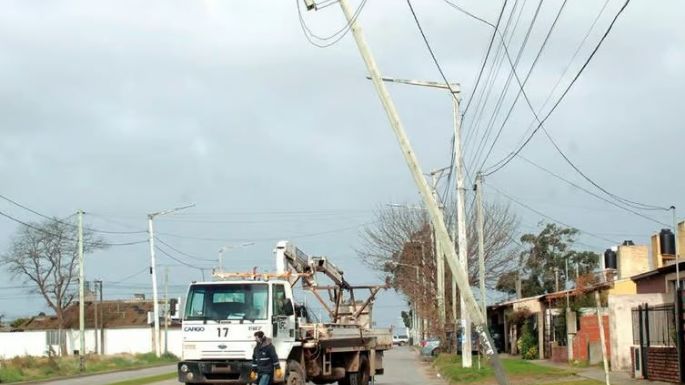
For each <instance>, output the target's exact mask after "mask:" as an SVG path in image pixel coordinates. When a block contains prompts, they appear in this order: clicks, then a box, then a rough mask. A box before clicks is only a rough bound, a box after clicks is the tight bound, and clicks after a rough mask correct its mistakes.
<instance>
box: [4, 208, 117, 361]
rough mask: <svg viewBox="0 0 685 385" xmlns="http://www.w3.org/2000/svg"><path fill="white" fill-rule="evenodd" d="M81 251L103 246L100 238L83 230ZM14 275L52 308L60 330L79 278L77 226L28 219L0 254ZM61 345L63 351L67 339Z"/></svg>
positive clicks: (56, 220)
mask: <svg viewBox="0 0 685 385" xmlns="http://www.w3.org/2000/svg"><path fill="white" fill-rule="evenodd" d="M83 240H84V253H88V252H92V251H94V250H97V249H102V248H104V247H105V243H104V241H103V240H102V239H100V238H97V237H95V236H94V235H93V234H92V232H90V231H84V233H83ZM0 260H1V261H2V263H3V264H4V265H5V266H6V268H7V270H8V271H9V272H10V273H11V274H12V276H13V277H18V278H21V279H22V280H23V281H24V282H25V283H30V284H32V285H33V286H34V287H33V288H32V289H31V292H34V293H38V294H40V295H41V296H42V297H43V299H45V302H46V303H47V305H48V306H49V307H50V308H51V309H52V310H54V311H55V315H56V317H57V323H58V327H59V331H60V335H61V332H62V329H63V328H64V310H65V309H66V308H67V307H68V306H69V305H71V304H72V302H73V301H74V298H75V296H76V293H75V291H74V290H73V286H74V284H75V283H77V282H78V271H77V270H78V245H77V228H76V226H75V225H74V224H71V223H68V222H65V221H62V220H59V219H56V218H55V219H52V220H46V221H44V222H41V223H30V224H29V226H22V227H21V228H19V230H18V231H17V233H16V234H15V236H14V237H13V238H12V240H11V244H10V247H9V250H8V251H7V252H6V253H5V254H3V255H2V256H1V257H0ZM62 342H63V343H62V345H61V346H60V352H61V354H63V355H64V354H66V341H62Z"/></svg>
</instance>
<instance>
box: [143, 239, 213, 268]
mask: <svg viewBox="0 0 685 385" xmlns="http://www.w3.org/2000/svg"><path fill="white" fill-rule="evenodd" d="M155 239H156V240H157V241H159V243H161V244H163V245H164V246H166V247H168V248H170V249H171V250H173V251H175V252H177V253H179V254H181V255H183V256H185V257H188V258H192V259H195V260H198V261H207V262H216V259H208V258H200V257H196V256H194V255H191V254H188V253H185V252H183V251H181V250H179V249H177V248H175V247H174V246H172V245H170V244H168V243H167V242H165V241H164V240H162V239H159V237H155Z"/></svg>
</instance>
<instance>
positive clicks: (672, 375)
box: [630, 261, 685, 382]
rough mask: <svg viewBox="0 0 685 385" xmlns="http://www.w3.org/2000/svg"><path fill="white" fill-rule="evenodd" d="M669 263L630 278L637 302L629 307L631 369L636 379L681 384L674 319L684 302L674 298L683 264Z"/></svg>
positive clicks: (677, 339) (676, 317) (680, 337)
mask: <svg viewBox="0 0 685 385" xmlns="http://www.w3.org/2000/svg"><path fill="white" fill-rule="evenodd" d="M669 262H670V264H661V267H658V268H656V269H654V270H651V271H648V272H645V273H642V274H638V275H636V276H634V277H632V280H633V281H634V282H635V285H636V287H637V292H638V295H637V296H636V297H637V299H639V301H635V303H634V304H633V307H632V308H631V313H632V314H631V316H632V318H631V320H632V322H631V327H632V330H631V333H630V337H631V339H632V341H631V348H630V351H631V361H630V366H631V369H632V371H633V374H634V376H635V377H638V378H645V379H650V380H660V381H668V382H680V376H681V375H680V369H679V367H678V349H679V348H681V347H682V342H681V344H680V346H679V344H678V341H679V340H680V341H683V334H682V331H681V332H680V333H679V332H678V330H677V327H676V319H678V314H680V318H682V314H683V301H682V300H678V298H677V296H676V282H677V281H678V280H680V281H681V284H682V281H683V279H682V278H680V277H678V276H679V274H680V270H681V269H685V262H678V264H677V265H676V263H675V261H669ZM681 287H682V286H681ZM681 295H682V294H681Z"/></svg>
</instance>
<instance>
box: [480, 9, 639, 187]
mask: <svg viewBox="0 0 685 385" xmlns="http://www.w3.org/2000/svg"><path fill="white" fill-rule="evenodd" d="M629 3H630V0H626V1H625V3H624V4H623V6H622V7H621V8H620V9H619V11H618V12H617V13H616V15H615V16H614V18H613V20H612V21H611V23H610V24H609V27H608V28H607V29H606V31H605V32H604V34H603V35H602V37H601V39H600V40H599V42H598V43H597V45H596V46H595V48H594V49H593V50H592V52H591V53H590V55H589V56H588V58H587V59H586V60H585V63H583V65H582V67H581V68H580V70H579V71H578V72H577V73H576V75H575V76H574V77H573V79H572V80H571V82H570V83H569V84H568V86H567V87H566V89H565V90H564V92H563V93H562V94H561V96H560V97H559V98H558V99H557V101H556V102H555V103H554V105H553V106H552V108H551V109H550V110H549V112H547V114H546V115H545V116H544V117H543V118H542V119H539V117H538V116H537V113H535V111H534V110H533V113H534V115H535V116H536V120H537V121H538V125H537V127H536V128H535V130H533V132H532V133H531V134H530V135H529V136H528V138H527V139H526V140H525V141H524V142H523V144H521V145H520V146H519V147H518V148H517V149H516V150H514V151H512V152H511V153H510V154H509V155H507V156H505V157H504V158H503V159H501V160H500V161H498V162H495V163H494V164H493V165H492V166H491V167H489V168H488V169H487V170H486V172H485V176H489V175H492V174H494V173H495V172H497V171H499V170H501V169H502V168H504V167H505V166H506V165H507V164H509V162H511V160H512V159H514V157H516V155H518V154H519V153H520V152H521V151H522V150H523V149H524V148H525V147H526V145H528V143H530V141H531V139H533V137H534V136H535V134H536V133H537V132H538V131H539V130H540V128H542V127H543V124H544V123H545V122H546V121H547V119H549V117H550V116H551V115H552V113H553V112H554V111H555V110H556V108H557V107H558V106H559V104H560V103H561V102H562V101H563V100H564V98H565V97H566V95H568V92H569V91H570V90H571V88H572V87H573V85H574V84H575V83H576V81H577V80H578V78H580V75H581V74H582V73H583V71H585V69H586V68H587V66H588V65H589V64H590V61H591V60H592V58H594V56H595V54H596V53H597V51H598V50H599V48H600V47H601V46H602V43H603V42H604V40H606V38H607V36H608V35H609V33H610V32H611V30H612V29H613V27H614V24H616V21H617V20H618V18H619V17H620V16H621V14H622V13H623V11H624V10H625V9H626V7H627V6H628V4H629ZM523 95H524V97H526V94H525V91H524V93H523ZM526 100H527V101H528V99H527V97H526Z"/></svg>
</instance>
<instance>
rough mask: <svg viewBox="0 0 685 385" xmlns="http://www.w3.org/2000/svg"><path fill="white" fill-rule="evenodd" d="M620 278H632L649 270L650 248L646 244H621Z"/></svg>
mask: <svg viewBox="0 0 685 385" xmlns="http://www.w3.org/2000/svg"><path fill="white" fill-rule="evenodd" d="M616 256H617V259H618V269H617V270H618V279H625V278H630V277H632V276H634V275H637V274H642V273H645V272H647V271H649V258H648V257H649V249H648V247H647V246H646V245H634V246H623V245H621V246H619V247H618V252H617V253H616Z"/></svg>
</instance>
